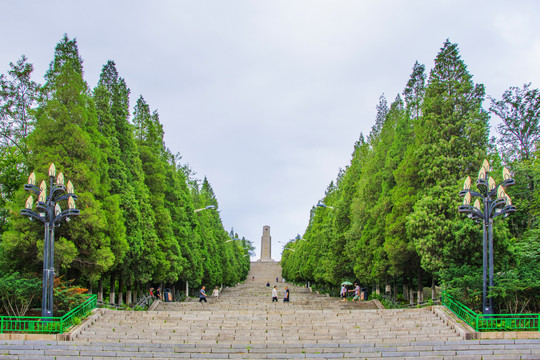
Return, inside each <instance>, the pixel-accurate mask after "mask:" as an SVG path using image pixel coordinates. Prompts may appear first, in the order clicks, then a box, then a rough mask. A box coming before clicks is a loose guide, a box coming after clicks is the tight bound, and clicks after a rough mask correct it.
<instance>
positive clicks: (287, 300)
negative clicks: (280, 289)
mask: <svg viewBox="0 0 540 360" xmlns="http://www.w3.org/2000/svg"><path fill="white" fill-rule="evenodd" d="M283 302H289V288H288V287H286V286H285V297H284V298H283Z"/></svg>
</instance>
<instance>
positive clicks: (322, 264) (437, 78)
mask: <svg viewBox="0 0 540 360" xmlns="http://www.w3.org/2000/svg"><path fill="white" fill-rule="evenodd" d="M426 80H427V81H426ZM402 95H403V97H402V96H401V95H398V96H397V97H396V99H395V101H394V102H392V103H391V104H390V106H388V104H387V101H386V99H385V97H384V95H383V96H381V98H380V102H379V104H378V106H377V117H376V121H375V125H374V126H373V127H372V130H371V132H370V134H369V135H368V136H367V138H364V136H363V135H361V136H360V140H359V141H358V142H356V144H355V146H354V152H353V154H352V159H351V162H350V165H349V166H347V167H346V168H345V169H344V170H341V171H340V172H339V174H338V177H337V180H336V182H332V183H331V184H330V186H329V187H328V188H327V190H326V192H325V196H324V198H323V199H322V200H321V201H322V202H323V203H324V204H326V205H328V206H331V207H332V208H333V209H331V208H329V207H326V208H324V207H314V208H313V209H312V210H311V216H310V220H309V224H308V227H307V230H306V232H305V234H304V235H303V239H297V240H294V241H292V242H290V243H289V244H288V245H287V246H286V248H290V249H293V250H290V251H289V250H285V251H284V253H283V258H282V266H283V275H284V277H286V278H287V279H291V280H294V281H299V282H300V281H311V282H315V283H317V284H319V285H320V286H326V287H336V286H338V285H339V284H340V282H341V281H343V280H351V281H359V282H360V283H361V284H362V285H363V286H369V285H373V287H374V288H375V289H379V286H380V285H386V286H385V290H386V289H388V286H389V287H390V289H391V290H392V293H393V295H394V296H398V297H400V298H401V296H403V298H404V300H407V299H412V296H413V295H414V294H413V292H412V289H413V288H415V287H416V288H417V289H418V294H419V295H418V297H419V298H420V300H422V294H423V292H422V288H423V284H424V282H426V283H429V280H431V283H432V284H442V285H444V286H445V287H446V289H447V290H448V291H449V292H451V293H452V294H454V295H456V296H457V297H458V298H459V299H461V300H462V301H464V302H465V303H467V304H468V305H470V306H472V307H473V308H476V309H481V306H480V304H481V301H480V300H481V287H482V227H481V225H477V224H476V223H475V222H473V221H472V220H470V219H468V218H466V217H463V216H461V215H460V214H459V213H458V211H457V209H458V206H459V205H460V202H461V200H462V199H461V198H460V197H459V196H458V193H459V190H461V188H462V186H463V180H464V179H465V178H466V176H467V175H470V176H471V177H472V178H473V179H474V178H476V174H477V173H478V171H479V169H480V166H481V164H482V161H483V160H484V158H487V159H488V160H489V161H490V163H491V164H492V166H493V168H494V171H493V174H494V176H495V175H498V178H497V179H496V180H498V182H500V181H501V179H502V173H501V171H500V170H501V169H502V167H501V164H504V165H506V166H507V167H508V168H509V169H510V170H511V171H512V172H513V174H514V178H515V179H516V182H517V185H515V186H514V187H513V188H511V189H509V190H508V193H509V195H510V196H511V197H512V198H513V200H514V204H515V205H516V206H517V209H518V212H517V213H515V214H513V215H512V216H511V217H510V218H509V219H506V220H497V221H496V222H495V228H494V241H495V262H496V263H495V273H496V283H495V285H496V286H495V288H494V289H492V292H491V294H492V295H493V296H494V297H496V304H497V307H498V310H499V311H501V312H521V311H527V310H530V311H539V310H540V281H539V279H538V272H539V271H540V250H539V249H540V236H539V235H540V233H539V230H538V223H537V219H538V215H539V207H538V206H539V205H540V192H539V191H538V187H537V186H536V184H537V183H538V181H539V180H540V178H539V177H540V171H539V170H540V165H539V161H538V160H539V156H540V153H539V152H538V150H539V149H538V147H537V145H538V141H539V135H540V131H539V129H538V121H539V119H540V92H539V91H538V90H533V89H530V87H529V85H525V86H524V87H523V88H522V89H521V88H510V89H509V90H508V91H506V92H505V94H504V95H503V99H502V100H499V101H497V100H495V99H491V107H490V110H491V112H493V113H494V114H496V115H498V116H499V117H500V118H501V120H502V122H501V125H500V126H499V140H498V144H499V147H498V148H497V146H496V143H497V141H496V140H495V139H490V138H489V118H490V116H489V111H487V110H485V109H484V108H483V102H484V100H485V91H484V87H483V85H481V84H475V83H474V82H473V80H472V76H471V75H470V74H469V73H468V71H467V67H466V65H465V63H464V62H463V60H462V59H461V57H460V55H459V51H458V46H457V44H453V43H450V42H449V41H446V42H445V43H444V45H443V47H442V48H441V50H440V52H439V54H438V55H437V57H436V59H435V66H434V68H433V69H432V70H431V72H430V73H429V77H428V78H427V79H426V74H425V67H424V65H421V64H419V63H418V62H417V63H416V64H415V65H414V67H413V72H412V75H411V77H410V79H409V81H408V82H407V85H406V87H405V89H404V91H403V93H402ZM396 285H399V286H400V289H399V290H397V286H396ZM401 286H403V294H402V290H401ZM432 288H434V286H432Z"/></svg>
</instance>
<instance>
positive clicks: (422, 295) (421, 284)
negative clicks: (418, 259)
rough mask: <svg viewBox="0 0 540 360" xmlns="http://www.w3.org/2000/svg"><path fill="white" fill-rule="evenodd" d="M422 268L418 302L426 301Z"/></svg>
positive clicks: (419, 271) (419, 279) (419, 273)
mask: <svg viewBox="0 0 540 360" xmlns="http://www.w3.org/2000/svg"><path fill="white" fill-rule="evenodd" d="M422 275H423V274H422V269H420V270H418V302H419V303H421V302H422V301H424V284H423V283H422V282H423V278H422Z"/></svg>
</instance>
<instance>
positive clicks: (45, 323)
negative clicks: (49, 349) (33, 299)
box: [0, 294, 97, 334]
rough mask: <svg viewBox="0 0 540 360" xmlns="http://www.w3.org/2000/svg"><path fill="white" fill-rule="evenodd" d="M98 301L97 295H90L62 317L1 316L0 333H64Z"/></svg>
mask: <svg viewBox="0 0 540 360" xmlns="http://www.w3.org/2000/svg"><path fill="white" fill-rule="evenodd" d="M96 302H97V295H95V294H94V295H89V296H88V299H86V301H85V302H83V303H82V304H81V305H79V306H77V307H76V308H75V309H73V310H71V311H70V312H68V313H67V314H65V315H64V316H62V317H51V318H42V317H38V316H0V334H2V333H5V332H26V333H43V334H55V333H62V332H64V330H66V329H69V328H70V327H71V326H73V325H76V324H78V322H80V320H81V319H82V318H84V317H85V316H87V315H88V314H90V312H91V311H92V310H93V309H94V308H95V307H96Z"/></svg>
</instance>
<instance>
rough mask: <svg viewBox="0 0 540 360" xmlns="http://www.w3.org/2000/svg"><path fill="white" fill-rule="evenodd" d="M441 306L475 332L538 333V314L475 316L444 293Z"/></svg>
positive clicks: (539, 318) (539, 329)
mask: <svg viewBox="0 0 540 360" xmlns="http://www.w3.org/2000/svg"><path fill="white" fill-rule="evenodd" d="M442 304H443V305H444V306H446V307H447V308H448V309H450V310H451V311H452V312H453V313H454V314H456V315H457V316H458V317H459V318H460V319H461V320H463V321H464V322H466V323H467V324H469V325H470V326H471V327H472V328H473V329H474V330H476V331H540V314H490V315H484V314H477V313H475V312H474V311H472V310H471V309H469V308H468V307H467V306H465V305H463V304H462V303H460V302H459V301H457V300H455V299H454V298H453V297H452V296H450V295H448V294H447V293H446V292H443V294H442Z"/></svg>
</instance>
